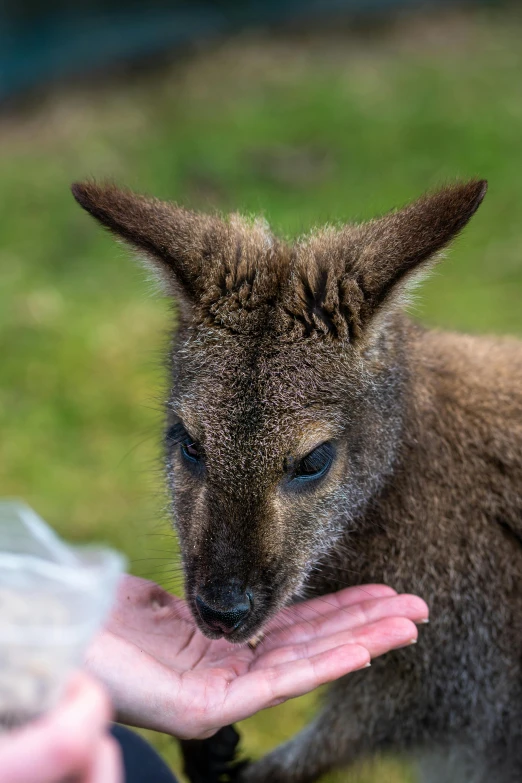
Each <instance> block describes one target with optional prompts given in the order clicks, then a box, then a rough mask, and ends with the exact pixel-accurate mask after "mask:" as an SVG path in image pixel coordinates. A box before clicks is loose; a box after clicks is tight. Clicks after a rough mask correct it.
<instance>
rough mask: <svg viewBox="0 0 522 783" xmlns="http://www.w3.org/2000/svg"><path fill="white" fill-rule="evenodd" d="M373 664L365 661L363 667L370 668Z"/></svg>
mask: <svg viewBox="0 0 522 783" xmlns="http://www.w3.org/2000/svg"><path fill="white" fill-rule="evenodd" d="M370 666H371V663H365V664H364V666H363V667H362V668H363V669H368V668H369V667H370Z"/></svg>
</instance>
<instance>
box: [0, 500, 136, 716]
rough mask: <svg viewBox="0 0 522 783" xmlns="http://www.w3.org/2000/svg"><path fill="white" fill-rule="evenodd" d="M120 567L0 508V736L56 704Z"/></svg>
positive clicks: (17, 511)
mask: <svg viewBox="0 0 522 783" xmlns="http://www.w3.org/2000/svg"><path fill="white" fill-rule="evenodd" d="M124 565H125V562H124V559H123V557H122V556H121V555H119V554H118V553H117V552H113V551H112V550H109V549H105V548H94V547H85V548H83V547H82V548H76V547H70V546H68V545H67V544H65V543H64V542H63V541H62V540H61V539H60V538H59V537H58V536H57V535H56V534H55V533H54V531H53V530H51V528H50V527H48V525H46V524H45V522H44V521H43V520H42V519H40V517H38V516H37V514H35V513H34V511H32V510H31V509H30V508H29V507H28V506H26V505H24V504H23V503H18V502H15V501H0V729H6V728H10V727H12V726H18V725H21V724H23V723H25V722H26V721H27V720H29V719H31V718H34V717H36V716H37V715H41V714H42V713H44V712H46V711H47V710H48V709H49V708H51V707H52V706H54V705H55V704H56V702H57V701H58V700H59V698H60V696H61V694H62V691H63V688H64V685H65V683H66V682H67V679H68V677H69V675H70V673H71V672H72V670H73V669H75V668H77V667H78V666H80V665H81V663H82V659H83V656H84V653H85V650H86V648H87V646H88V644H89V642H90V640H91V639H92V637H93V636H94V634H95V633H96V631H97V630H98V629H99V628H100V626H101V625H102V623H103V621H104V619H105V616H106V615H107V613H108V611H109V609H110V608H111V605H112V603H113V601H114V596H115V592H116V587H117V584H118V581H119V577H120V575H121V573H122V572H123V569H124Z"/></svg>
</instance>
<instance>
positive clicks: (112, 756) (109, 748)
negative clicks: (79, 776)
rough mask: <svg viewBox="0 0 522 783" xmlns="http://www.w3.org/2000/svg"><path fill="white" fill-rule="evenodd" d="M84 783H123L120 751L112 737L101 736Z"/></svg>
mask: <svg viewBox="0 0 522 783" xmlns="http://www.w3.org/2000/svg"><path fill="white" fill-rule="evenodd" d="M85 783H123V765H122V758H121V751H120V747H119V745H118V743H117V742H115V740H113V739H112V737H109V736H105V737H103V738H102V740H101V742H100V744H99V747H98V749H97V753H96V756H95V758H94V762H93V764H92V767H91V770H90V772H89V774H88V776H87V778H86V781H85Z"/></svg>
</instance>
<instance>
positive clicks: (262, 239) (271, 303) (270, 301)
mask: <svg viewBox="0 0 522 783" xmlns="http://www.w3.org/2000/svg"><path fill="white" fill-rule="evenodd" d="M225 225H227V226H228V229H229V230H228V232H227V238H226V242H225V243H224V244H223V246H222V247H221V250H220V252H219V254H217V257H216V260H215V262H214V263H213V264H212V265H211V271H210V274H209V275H208V277H207V278H206V280H205V288H204V290H203V292H202V295H201V298H200V300H199V302H198V303H197V306H196V307H195V310H194V318H195V320H196V321H199V322H203V323H205V324H207V325H209V326H218V327H221V328H224V329H227V330H228V331H231V332H234V333H245V334H248V333H252V332H255V331H257V330H258V329H259V328H263V329H269V328H271V327H272V326H273V324H274V322H275V319H276V315H277V304H278V302H279V300H280V297H281V292H282V291H283V289H284V287H285V285H286V284H287V282H288V277H289V268H290V258H291V255H290V249H289V248H288V246H287V245H286V244H285V243H284V242H282V241H281V240H279V239H276V237H275V236H274V235H273V234H272V232H271V231H270V228H269V226H268V223H266V221H264V220H261V219H259V218H256V219H247V218H245V217H242V216H240V215H238V214H233V215H231V216H230V219H229V221H228V222H227V223H225Z"/></svg>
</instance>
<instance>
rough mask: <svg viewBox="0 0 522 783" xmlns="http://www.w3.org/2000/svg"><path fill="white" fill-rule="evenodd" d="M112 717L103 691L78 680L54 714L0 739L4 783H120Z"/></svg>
mask: <svg viewBox="0 0 522 783" xmlns="http://www.w3.org/2000/svg"><path fill="white" fill-rule="evenodd" d="M110 718H111V708H110V705H109V700H108V698H107V696H106V695H105V693H104V691H103V690H102V688H101V687H100V686H99V685H98V684H97V683H96V682H95V681H94V680H92V679H91V678H90V677H89V676H87V675H85V674H78V675H75V677H74V679H73V680H72V681H71V683H70V684H69V687H68V689H67V692H66V694H65V696H64V698H63V699H62V701H61V702H60V704H59V705H58V706H57V707H56V708H55V709H54V710H51V711H50V712H49V713H47V714H46V715H44V716H43V717H41V718H38V719H37V720H34V721H32V722H31V723H29V724H28V725H27V726H24V728H21V729H15V730H13V731H10V732H9V733H8V734H6V735H5V736H3V737H1V738H0V770H1V772H0V779H1V780H2V783H64V781H65V780H71V781H72V780H74V783H121V781H122V780H123V778H122V770H121V762H120V757H119V750H118V748H117V745H116V743H115V742H114V741H113V740H112V739H111V738H110V737H109V736H108V735H107V734H106V729H107V725H108V723H109V721H110Z"/></svg>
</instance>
